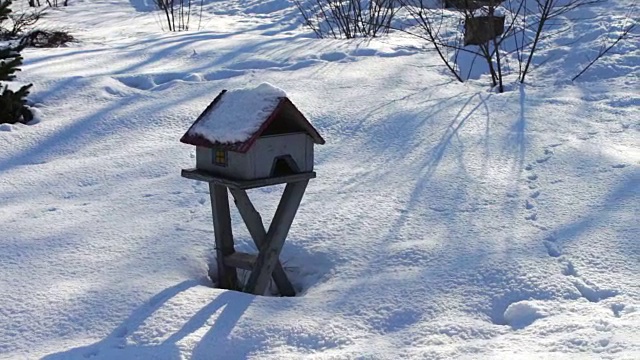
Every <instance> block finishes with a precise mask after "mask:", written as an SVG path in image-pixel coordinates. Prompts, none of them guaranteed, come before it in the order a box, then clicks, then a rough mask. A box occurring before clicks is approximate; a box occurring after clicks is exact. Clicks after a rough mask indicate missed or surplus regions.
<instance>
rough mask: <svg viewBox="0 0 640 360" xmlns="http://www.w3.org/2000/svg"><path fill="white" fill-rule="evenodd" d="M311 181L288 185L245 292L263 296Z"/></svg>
mask: <svg viewBox="0 0 640 360" xmlns="http://www.w3.org/2000/svg"><path fill="white" fill-rule="evenodd" d="M308 183H309V180H304V181H300V182H294V183H289V184H287V187H285V189H284V193H283V194H282V198H281V199H280V203H279V204H278V208H277V209H276V214H275V215H274V217H273V221H272V222H271V226H269V232H267V237H266V238H265V242H264V244H263V245H262V246H261V248H260V253H259V254H258V259H257V260H256V263H255V265H254V268H253V271H252V272H251V276H250V277H249V281H248V282H247V284H246V285H245V288H244V291H245V292H248V293H252V294H256V295H263V294H264V291H265V290H266V288H267V286H268V285H269V278H270V277H271V274H272V273H273V270H274V268H275V266H276V263H277V262H278V258H279V257H280V252H281V251H282V246H283V245H284V241H285V239H286V238H287V234H288V233H289V229H290V228H291V224H292V223H293V219H294V218H295V216H296V212H297V211H298V207H299V206H300V202H301V201H302V196H303V195H304V191H305V189H306V188H307V184H308Z"/></svg>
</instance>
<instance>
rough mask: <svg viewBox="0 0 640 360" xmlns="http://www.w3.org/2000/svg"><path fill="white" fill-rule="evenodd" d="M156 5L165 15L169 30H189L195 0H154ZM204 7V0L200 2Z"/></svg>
mask: <svg viewBox="0 0 640 360" xmlns="http://www.w3.org/2000/svg"><path fill="white" fill-rule="evenodd" d="M154 2H155V4H156V7H157V8H158V9H159V10H160V11H162V12H163V13H164V15H165V18H166V22H167V25H168V26H169V31H187V30H189V23H190V22H191V10H192V8H195V5H194V4H197V1H195V0H154ZM199 6H200V9H202V6H203V4H202V1H201V2H200V4H199Z"/></svg>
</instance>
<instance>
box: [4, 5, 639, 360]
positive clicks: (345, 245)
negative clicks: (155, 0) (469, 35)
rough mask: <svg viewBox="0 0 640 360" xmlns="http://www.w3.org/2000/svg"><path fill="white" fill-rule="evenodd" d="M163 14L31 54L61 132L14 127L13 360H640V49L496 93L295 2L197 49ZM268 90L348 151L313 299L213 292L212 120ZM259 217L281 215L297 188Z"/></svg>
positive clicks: (296, 244)
mask: <svg viewBox="0 0 640 360" xmlns="http://www.w3.org/2000/svg"><path fill="white" fill-rule="evenodd" d="M145 4H146V3H145V2H143V1H132V2H131V3H129V2H128V1H120V0H112V1H109V2H97V4H96V3H94V2H92V3H90V2H88V1H84V2H82V1H78V2H77V3H75V4H74V5H73V6H69V7H68V8H66V9H64V11H63V12H58V13H56V14H57V15H56V14H52V15H51V17H50V18H49V19H48V20H47V21H48V23H49V24H65V26H66V27H68V28H69V29H70V30H71V31H74V34H77V36H78V38H79V40H80V42H79V43H77V44H74V45H73V46H71V47H69V48H61V49H46V50H45V49H41V50H33V49H31V50H27V51H25V54H24V55H25V59H26V61H25V64H26V65H25V66H24V69H23V70H24V71H23V72H22V73H21V79H22V80H23V81H25V82H33V83H34V92H33V94H32V96H31V99H32V100H33V101H34V102H36V107H37V109H38V110H39V114H38V117H39V118H40V120H41V121H40V122H39V123H38V124H36V125H33V126H9V125H6V126H2V127H0V130H2V131H0V142H2V144H3V145H2V146H0V201H1V204H2V206H1V207H0V224H2V228H1V230H2V236H1V237H0V279H1V280H0V293H2V302H1V304H0V358H38V357H45V358H47V359H84V358H102V359H116V358H117V359H127V358H158V359H175V358H194V359H211V358H219V359H243V358H260V359H265V358H267V359H268V358H274V359H276V358H277V359H280V358H299V357H303V356H308V357H318V358H374V359H397V358H430V359H437V358H452V357H468V358H473V357H483V358H485V357H494V358H505V357H510V358H511V357H516V356H520V357H525V358H527V357H540V356H559V357H572V356H573V357H575V358H585V357H606V358H628V359H632V358H638V357H640V339H639V338H638V336H637V334H638V333H640V311H639V310H640V288H639V287H638V284H639V283H640V275H639V274H640V260H639V259H640V242H639V241H638V240H639V238H640V224H639V222H638V218H639V216H640V148H639V147H638V144H639V143H640V120H639V119H640V109H639V108H640V98H639V97H638V76H639V75H640V73H639V69H638V63H637V59H638V58H639V57H640V52H639V50H638V48H637V43H638V42H637V40H636V42H635V43H634V44H635V45H636V46H635V47H632V48H631V49H626V50H625V52H622V53H621V54H619V55H617V56H616V57H614V58H612V59H611V60H610V62H609V63H604V64H603V65H602V67H596V69H595V70H594V71H595V73H592V75H590V76H589V77H585V79H584V80H583V81H582V82H577V83H575V84H572V83H567V82H563V81H561V80H562V78H567V77H569V76H570V75H573V73H569V72H568V71H569V70H567V69H566V68H559V69H560V70H557V69H558V68H553V69H555V71H561V73H560V74H557V75H556V76H554V77H553V79H551V80H546V78H544V77H543V76H542V74H544V73H545V71H551V70H552V68H545V69H546V70H545V69H541V71H540V72H539V74H540V78H537V79H536V81H532V82H533V84H531V85H528V86H525V87H522V88H517V87H516V88H512V89H511V90H510V91H508V92H507V93H505V94H495V93H492V92H490V91H489V90H488V89H487V88H486V86H485V84H484V83H481V82H473V81H472V82H469V83H466V84H458V83H456V82H453V81H451V79H450V78H449V77H448V75H447V74H446V73H445V72H444V71H443V70H442V68H441V66H440V64H439V63H438V59H437V58H436V57H435V56H434V55H433V54H431V53H423V52H420V51H418V50H416V49H415V48H414V47H411V46H410V45H412V42H414V43H415V41H414V40H413V39H410V38H407V37H404V36H400V35H397V34H396V35H394V36H392V37H390V38H382V39H380V40H375V41H371V42H363V41H349V42H344V41H336V40H316V39H313V38H312V37H311V36H310V35H309V34H308V31H306V30H305V29H302V28H300V27H299V26H298V25H297V21H298V20H297V18H296V17H295V16H296V15H295V8H294V7H292V5H291V3H290V2H289V1H285V0H277V1H271V2H259V1H257V0H256V1H250V0H246V1H224V2H212V3H211V4H210V5H209V8H208V9H209V11H211V12H213V13H215V16H209V15H208V17H207V19H209V20H207V21H206V22H205V25H206V26H203V29H204V30H202V31H198V32H195V31H194V32H186V33H180V34H169V33H161V32H160V31H159V30H158V28H159V26H158V23H157V17H156V15H154V13H152V12H149V11H148V9H149V8H148V6H146V5H145ZM132 5H133V6H132ZM65 14H66V15H65ZM97 14H99V15H97ZM583 30H584V29H576V31H583ZM567 36H569V35H567ZM593 41H596V40H593ZM593 44H595V42H594V43H593ZM593 44H591V45H592V46H595V45H593ZM413 45H415V44H413ZM585 46H586V45H585ZM563 54H564V56H567V54H566V53H563ZM577 56H578V55H576V57H577ZM566 62H567V63H570V62H571V61H566ZM550 66H551V65H550ZM553 66H556V64H554V65H553ZM567 66H568V65H567ZM607 66H609V67H610V68H612V69H615V71H614V72H613V73H611V72H607V71H606V70H607ZM565 71H567V73H566V74H565V73H564V72H565ZM565 75H566V76H565ZM556 79H559V81H555V80H556ZM265 81H266V82H269V83H272V84H275V85H277V86H278V87H280V88H282V89H284V90H286V92H287V94H288V95H289V97H290V98H291V100H292V101H293V102H294V103H296V105H297V106H298V107H299V108H300V110H301V111H303V112H304V113H305V114H306V115H307V116H308V117H309V118H310V119H311V121H313V123H314V125H315V126H317V127H318V129H319V130H320V131H321V132H322V134H323V136H324V137H325V139H326V140H327V144H326V145H325V146H323V147H322V148H321V149H319V150H318V153H317V159H316V170H317V172H318V178H317V179H315V180H313V181H312V182H311V183H310V185H309V189H308V192H307V194H306V195H305V198H304V199H303V203H302V206H301V208H300V211H299V214H298V217H297V218H296V221H295V222H294V224H293V227H292V229H291V232H290V235H289V239H288V240H287V244H286V246H285V248H284V252H283V256H282V260H283V263H284V266H285V268H287V270H288V271H289V273H290V277H291V278H292V281H293V282H294V285H295V286H296V287H297V288H298V290H300V291H301V295H300V296H299V297H295V298H276V297H254V296H251V295H247V294H241V293H237V292H229V291H223V290H218V289H213V288H211V287H210V283H209V281H208V279H207V278H206V273H207V263H208V262H209V261H210V259H209V257H210V256H212V254H213V253H214V249H213V231H212V228H211V218H210V216H211V215H210V208H209V203H208V201H209V200H208V190H207V187H206V184H203V183H196V182H192V181H188V180H185V179H182V178H181V177H180V169H181V168H184V167H190V166H192V165H193V162H194V154H193V149H192V148H190V147H189V146H186V145H183V144H180V143H179V141H178V139H179V137H180V136H181V135H182V134H183V133H184V131H186V129H187V128H188V127H189V125H190V124H191V123H192V122H193V120H195V118H196V117H197V116H198V115H199V113H200V112H201V111H202V110H203V109H204V107H205V106H206V105H207V104H208V103H209V102H210V101H211V100H212V99H213V97H214V96H215V95H216V94H218V93H219V91H220V90H221V89H223V88H226V89H233V88H239V87H245V86H246V85H249V84H252V85H257V84H259V83H261V82H265ZM250 195H251V196H253V199H254V201H255V202H256V205H257V207H258V208H259V210H260V211H261V212H264V214H265V217H266V218H268V217H269V215H268V214H272V213H273V211H274V204H275V201H274V200H276V199H278V198H279V193H278V192H277V191H276V189H263V190H259V191H254V192H252V193H250ZM233 216H234V218H233V220H234V222H235V223H236V224H240V221H241V220H240V219H239V216H238V215H237V214H234V215H233ZM234 231H236V234H235V235H236V237H237V243H239V244H240V248H239V249H238V250H240V251H248V250H250V247H251V246H252V245H251V244H252V241H251V239H250V237H249V235H248V234H247V233H245V232H243V230H242V227H240V226H236V227H235V228H234Z"/></svg>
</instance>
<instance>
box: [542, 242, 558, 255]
mask: <svg viewBox="0 0 640 360" xmlns="http://www.w3.org/2000/svg"><path fill="white" fill-rule="evenodd" d="M543 243H544V246H545V247H546V248H547V254H549V256H551V257H559V256H560V255H562V253H561V252H560V249H559V248H558V245H557V244H556V243H554V242H551V241H547V240H545V241H544V242H543Z"/></svg>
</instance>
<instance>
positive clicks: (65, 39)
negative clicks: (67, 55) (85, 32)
mask: <svg viewBox="0 0 640 360" xmlns="http://www.w3.org/2000/svg"><path fill="white" fill-rule="evenodd" d="M72 41H75V38H74V37H73V36H71V35H70V34H69V33H67V32H65V31H46V30H34V31H31V32H29V33H28V34H26V35H25V36H23V37H22V39H20V44H21V45H23V46H29V47H36V48H54V47H60V46H64V45H66V44H67V43H69V42H72Z"/></svg>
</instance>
